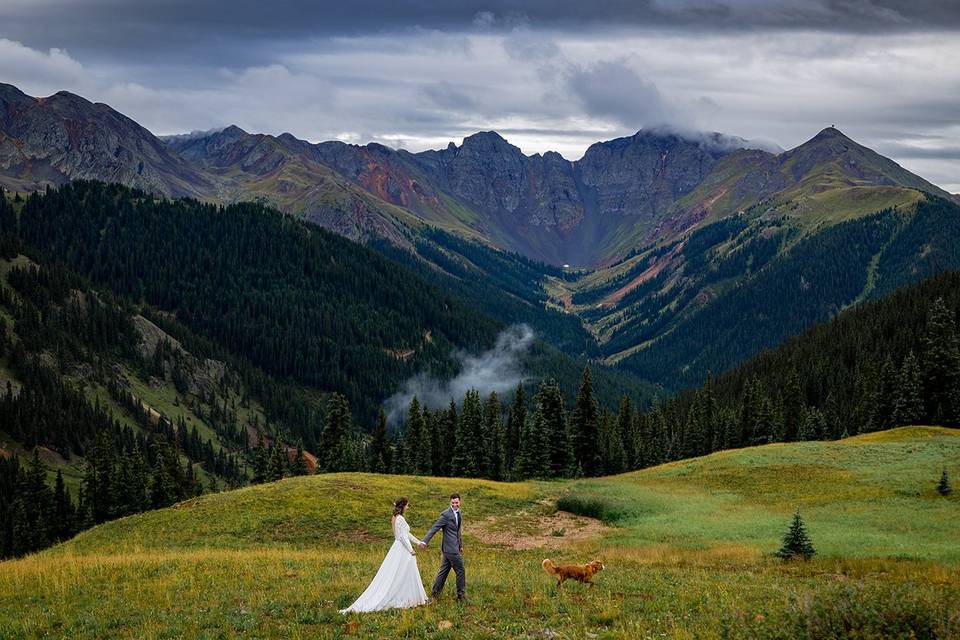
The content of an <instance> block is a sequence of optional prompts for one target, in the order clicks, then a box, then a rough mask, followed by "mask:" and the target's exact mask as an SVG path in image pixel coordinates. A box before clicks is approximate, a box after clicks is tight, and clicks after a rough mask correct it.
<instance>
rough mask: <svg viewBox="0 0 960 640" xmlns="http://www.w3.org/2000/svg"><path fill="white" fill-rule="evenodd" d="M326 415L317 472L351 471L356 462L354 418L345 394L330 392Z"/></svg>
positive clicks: (321, 435) (318, 454) (318, 452)
mask: <svg viewBox="0 0 960 640" xmlns="http://www.w3.org/2000/svg"><path fill="white" fill-rule="evenodd" d="M325 417H326V419H325V420H324V425H323V431H322V432H321V434H320V443H319V446H318V450H317V473H323V472H336V471H350V470H352V467H353V465H354V464H355V461H354V460H353V456H354V451H353V442H352V440H353V418H352V416H351V415H350V405H349V404H348V403H347V398H346V397H345V396H344V395H343V394H340V393H332V394H330V397H329V398H328V399H327V412H326V416H325Z"/></svg>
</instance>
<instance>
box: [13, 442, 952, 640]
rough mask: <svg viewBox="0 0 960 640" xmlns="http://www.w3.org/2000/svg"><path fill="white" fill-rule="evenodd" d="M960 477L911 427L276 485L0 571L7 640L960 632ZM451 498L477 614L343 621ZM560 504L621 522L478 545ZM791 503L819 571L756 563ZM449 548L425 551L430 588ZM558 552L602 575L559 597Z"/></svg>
mask: <svg viewBox="0 0 960 640" xmlns="http://www.w3.org/2000/svg"><path fill="white" fill-rule="evenodd" d="M958 462H960V431H957V430H949V429H937V428H923V427H920V428H912V429H899V430H896V431H893V432H886V433H880V434H871V435H870V436H863V437H857V438H851V439H848V440H844V441H841V442H836V443H798V444H790V445H770V446H765V447H757V448H752V449H744V450H738V451H727V452H721V453H718V454H714V455H712V456H708V457H705V458H699V459H696V460H690V461H684V462H680V463H673V464H669V465H664V466H661V467H656V468H652V469H647V470H644V471H641V472H636V473H632V474H627V475H624V476H618V477H613V478H605V479H598V480H589V481H580V482H573V483H517V484H503V483H494V482H486V481H473V480H462V479H442V478H414V477H384V476H373V475H366V474H338V475H331V476H317V477H308V478H297V479H290V480H284V481H281V482H279V483H274V484H271V485H262V486H257V487H251V488H247V489H241V490H238V491H232V492H229V493H222V494H217V495H210V496H203V497H201V498H199V499H196V500H194V501H191V502H188V503H184V504H182V505H179V506H178V507H174V508H171V509H165V510H161V511H155V512H151V513H146V514H140V515H137V516H133V517H131V518H126V519H124V520H120V521H116V522H112V523H107V524H105V525H101V526H99V527H96V528H94V529H92V530H90V531H87V532H85V533H84V534H81V535H80V536H78V537H77V538H76V539H74V540H73V541H71V542H69V543H67V544H64V545H61V546H59V547H56V548H54V549H51V550H48V551H46V552H44V553H41V554H37V555H34V556H30V557H27V558H25V559H22V560H18V561H11V562H6V563H0V638H23V637H41V636H44V635H47V636H51V635H52V636H54V637H60V636H68V637H71V638H87V637H90V638H93V637H98V638H99V637H138V638H179V637H191V638H193V637H197V638H233V637H259V638H307V637H309V638H339V637H363V638H366V637H371V638H379V637H417V638H428V637H436V638H501V637H524V636H530V635H533V636H535V637H537V636H539V637H547V636H548V635H549V633H548V630H549V631H552V632H555V633H558V634H560V636H558V637H570V638H573V637H585V636H586V634H588V633H589V634H595V636H596V637H599V638H637V637H674V638H694V637H696V638H713V637H759V638H792V637H817V638H827V637H850V636H852V635H856V634H858V633H859V634H860V635H859V637H921V638H922V637H931V638H932V637H955V636H956V635H957V634H958V633H960V615H958V613H957V608H956V602H957V598H958V597H960V586H958V585H960V556H958V555H957V554H956V551H955V550H953V549H952V547H951V546H950V544H949V543H950V541H951V540H953V541H955V540H956V532H955V528H953V529H951V528H950V526H949V523H951V522H953V523H955V522H957V516H958V515H960V500H958V499H957V498H956V497H953V498H947V499H944V498H941V497H939V496H936V495H935V494H934V493H933V490H932V489H933V486H934V482H935V480H936V476H937V475H938V473H939V469H940V468H941V467H942V466H946V467H947V468H948V470H949V471H950V472H951V474H952V476H953V477H958V476H960V467H958ZM451 490H459V491H460V492H461V493H463V495H464V514H465V547H466V552H465V553H466V560H467V568H468V585H469V593H470V597H471V602H470V604H468V605H467V606H465V607H461V606H459V605H457V604H456V603H454V602H452V601H451V600H452V598H449V597H447V598H444V599H441V600H439V601H438V602H437V603H435V604H434V605H431V606H430V607H425V608H420V609H415V610H407V611H391V612H382V613H377V614H369V615H364V616H354V617H346V618H345V617H342V616H340V615H339V614H338V613H337V612H336V609H337V608H339V607H343V606H345V605H347V604H349V603H350V602H351V601H352V599H353V598H355V597H356V595H357V594H358V593H359V592H360V591H361V590H362V589H363V587H364V586H365V585H366V583H367V582H368V581H369V579H370V578H371V577H372V575H373V573H374V572H375V571H376V568H377V566H378V565H379V563H380V561H381V560H382V557H383V555H384V553H385V552H386V549H387V546H388V544H389V539H390V537H391V536H390V535H389V524H388V520H387V515H388V514H389V504H390V500H391V499H392V498H393V497H395V495H397V494H405V495H408V496H409V497H410V498H411V503H412V505H413V506H412V509H413V510H412V512H411V514H410V520H411V523H412V525H413V530H414V533H421V534H422V532H423V531H424V530H425V529H426V527H427V526H428V525H429V523H430V522H431V521H432V518H433V517H434V516H435V514H436V512H438V511H439V510H440V509H441V508H442V507H443V506H444V504H445V502H446V500H445V498H446V494H448V493H449V492H450V491H451ZM557 498H562V502H563V504H565V505H568V506H569V505H571V504H573V503H574V502H576V500H578V499H579V500H581V501H585V502H589V500H593V502H592V503H591V504H593V505H594V506H595V505H596V504H600V505H602V506H605V507H615V508H617V509H620V511H619V512H617V514H618V515H617V516H616V517H613V518H610V520H611V521H613V522H615V523H616V525H617V526H616V527H614V528H613V529H610V530H607V531H608V533H606V534H605V535H603V536H602V537H596V538H592V539H587V540H585V541H580V542H577V543H575V544H572V545H567V546H562V547H561V548H559V549H552V550H545V549H533V550H521V549H515V548H512V545H510V544H506V545H499V546H498V545H494V544H485V543H483V542H482V541H481V540H482V539H487V538H485V537H484V536H482V535H480V534H481V533H482V532H483V531H485V530H490V529H497V528H498V527H500V526H502V525H499V524H497V521H496V520H491V519H490V516H496V515H510V516H511V518H509V519H507V521H506V522H508V524H507V525H505V526H508V527H509V528H510V529H511V530H524V531H526V530H529V529H533V528H536V527H537V526H538V525H537V523H538V522H542V521H543V520H544V519H546V520H548V521H549V519H550V516H549V513H550V512H551V511H552V509H553V507H552V504H553V503H555V501H556V500H557ZM588 499H589V500H588ZM796 504H800V505H801V508H802V509H803V514H804V517H805V519H806V521H807V524H808V528H809V531H810V533H811V536H812V537H813V541H814V544H815V545H816V546H817V548H818V550H819V551H820V555H818V556H817V557H816V558H815V559H814V561H812V562H810V563H801V564H786V565H784V564H781V563H780V562H779V561H774V560H773V559H772V558H770V557H769V556H767V555H765V554H764V552H765V551H771V550H773V549H775V548H776V546H777V544H778V542H779V537H780V535H781V534H782V532H783V530H784V529H785V527H786V524H787V522H788V520H789V515H790V511H791V510H792V509H793V508H794V506H795V505H796ZM597 515H603V513H598V514H597ZM556 542H557V544H560V545H563V543H564V540H563V538H562V537H561V538H557V539H556ZM903 545H907V549H906V550H905V549H904V548H903ZM437 546H438V545H437V544H436V543H434V544H433V545H432V547H431V549H430V550H428V551H426V552H421V554H420V558H419V564H420V571H421V575H422V576H423V577H424V579H425V581H429V580H431V578H432V573H433V571H434V570H435V569H436V566H437V564H438V557H437V549H436V548H437ZM954 546H955V545H954ZM547 555H549V556H551V557H554V558H559V559H562V560H569V561H578V562H579V561H584V560H586V559H588V558H593V557H599V558H602V559H603V560H604V561H605V562H606V565H607V570H606V571H605V572H603V573H601V574H600V575H599V576H598V577H597V579H596V582H597V586H596V587H595V588H593V589H589V588H585V587H582V586H580V585H570V586H565V587H564V589H563V590H562V591H560V592H559V593H558V592H557V591H556V590H555V587H553V586H552V582H551V580H550V579H549V578H548V576H546V575H545V574H543V572H542V570H541V569H540V566H539V563H540V560H541V559H542V558H543V557H545V556H547ZM908 555H909V556H910V558H909V559H908V558H905V556H908ZM443 621H450V622H451V623H452V624H453V627H452V628H451V629H446V630H442V629H441V628H440V625H441V622H443ZM910 633H912V634H913V636H910V635H909V634H910ZM544 634H546V635H544ZM591 637H593V636H591Z"/></svg>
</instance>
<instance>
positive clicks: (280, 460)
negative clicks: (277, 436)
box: [266, 440, 287, 482]
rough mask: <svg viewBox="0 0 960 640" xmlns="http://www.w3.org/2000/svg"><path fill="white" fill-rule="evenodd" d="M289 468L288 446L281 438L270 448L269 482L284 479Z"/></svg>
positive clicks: (267, 479)
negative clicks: (285, 445) (284, 444)
mask: <svg viewBox="0 0 960 640" xmlns="http://www.w3.org/2000/svg"><path fill="white" fill-rule="evenodd" d="M286 470H287V448H286V447H284V446H283V443H282V442H280V440H277V441H275V442H274V443H273V447H272V448H271V449H270V461H269V462H268V463H267V478H266V481H267V482H276V481H277V480H282V479H283V475H284V472H285V471H286Z"/></svg>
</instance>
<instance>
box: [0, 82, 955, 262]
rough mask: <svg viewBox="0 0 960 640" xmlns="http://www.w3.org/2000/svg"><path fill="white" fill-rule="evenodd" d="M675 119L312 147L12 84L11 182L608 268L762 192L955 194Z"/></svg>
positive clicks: (845, 144)
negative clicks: (597, 138)
mask: <svg viewBox="0 0 960 640" xmlns="http://www.w3.org/2000/svg"><path fill="white" fill-rule="evenodd" d="M749 146H750V144H749V143H748V142H747V141H746V140H743V139H740V138H733V137H729V136H723V135H721V134H716V133H714V134H709V135H701V134H696V135H693V134H681V133H677V132H673V131H669V130H665V129H654V130H643V131H639V132H638V133H636V134H635V135H633V136H630V137H626V138H618V139H615V140H609V141H605V142H597V143H595V144H593V145H592V146H590V148H589V149H587V151H586V153H585V154H584V156H583V157H582V158H581V159H580V160H577V161H574V162H571V161H568V160H566V159H564V158H563V157H562V156H560V155H559V154H557V153H554V152H547V153H545V154H542V155H541V154H535V155H532V156H527V155H525V154H524V153H523V152H522V151H521V150H520V149H519V148H518V147H515V146H513V145H511V144H510V143H509V142H507V141H506V140H505V139H504V138H502V137H501V136H500V135H499V134H497V133H496V132H493V131H488V132H480V133H476V134H474V135H471V136H468V137H467V138H465V139H464V140H463V142H462V144H461V145H460V146H457V145H455V144H453V143H450V145H449V146H448V147H447V148H445V149H442V150H435V151H423V152H420V153H411V152H408V151H405V150H402V149H401V150H395V149H390V148H387V147H385V146H383V145H379V144H368V145H364V146H358V145H350V144H345V143H342V142H336V141H334V142H322V143H319V144H313V143H309V142H306V141H304V140H300V139H297V138H296V137H294V136H293V135H291V134H289V133H284V134H282V135H279V136H271V135H265V134H250V133H247V132H245V131H243V130H242V129H240V128H239V127H236V126H230V127H227V128H225V129H223V130H220V131H213V132H208V133H205V134H198V135H187V136H169V137H166V138H164V139H161V138H158V137H156V136H154V135H153V134H151V133H150V132H149V131H147V130H146V129H145V128H143V127H141V126H139V125H138V124H137V123H135V122H134V121H133V120H131V119H129V118H127V117H126V116H123V115H122V114H120V113H118V112H116V111H114V110H113V109H111V108H110V107H109V106H107V105H104V104H99V103H98V104H94V103H91V102H89V101H87V100H85V99H84V98H81V97H79V96H76V95H74V94H71V93H68V92H65V91H61V92H59V93H56V94H54V95H52V96H50V97H47V98H33V97H30V96H27V95H25V94H24V93H23V92H21V91H19V90H18V89H17V88H15V87H13V86H11V85H0V174H2V177H0V184H3V186H5V187H7V188H11V189H21V190H25V189H36V188H38V187H40V186H42V185H44V184H49V183H53V184H59V183H62V182H65V181H67V180H73V179H78V178H83V179H99V180H103V181H106V182H120V183H123V184H127V185H129V186H133V187H137V188H143V189H146V190H149V191H153V192H155V193H159V194H162V195H166V196H191V197H196V198H200V199H204V200H213V201H219V202H235V201H241V200H250V199H262V200H264V201H265V202H267V203H269V204H271V205H274V206H276V207H277V208H279V209H281V210H283V211H286V212H288V213H292V214H296V215H298V216H302V217H305V218H307V219H309V220H311V221H314V222H316V223H318V224H321V225H322V226H325V227H328V228H330V229H333V230H334V231H337V232H339V233H341V234H343V235H346V236H348V237H351V238H353V239H360V238H364V237H367V236H369V235H371V234H374V235H377V236H382V237H385V238H388V239H390V240H391V241H393V242H395V243H403V242H404V236H405V235H406V234H405V232H404V230H405V228H409V227H411V226H412V227H417V226H418V225H420V224H422V223H424V222H425V223H428V224H431V225H434V226H438V227H441V228H444V229H447V230H452V231H455V232H458V233H461V234H463V235H466V236H467V237H473V238H477V239H480V240H483V241H485V242H487V243H489V244H491V245H493V246H495V247H498V248H501V249H505V250H508V251H516V252H518V253H521V254H523V255H526V256H528V257H531V258H534V259H537V260H542V261H545V262H548V263H551V264H556V265H560V264H570V265H574V266H586V267H590V266H596V265H598V264H606V263H609V262H612V261H615V260H616V259H617V258H618V257H623V256H625V255H626V254H628V253H629V252H630V250H631V249H633V248H635V247H637V246H641V245H643V244H647V243H650V242H653V241H656V240H661V239H663V238H670V237H672V236H675V235H677V234H681V233H683V232H685V231H687V230H688V229H690V228H691V227H693V226H695V225H697V224H698V223H700V222H701V221H703V220H704V219H716V218H720V217H723V216H725V215H730V214H735V213H737V212H738V211H741V210H745V209H747V208H749V207H750V206H753V205H756V204H757V203H760V202H764V201H772V202H773V203H774V206H776V207H778V208H780V209H782V210H791V211H796V210H797V208H804V207H807V208H809V207H812V206H817V207H820V206H821V204H823V205H825V206H826V207H827V208H829V209H830V210H832V211H835V210H838V209H839V210H846V209H850V208H851V207H852V208H854V209H856V208H857V203H858V202H860V203H864V204H865V206H866V207H867V208H869V207H871V206H874V202H873V201H875V200H877V199H881V200H883V199H890V198H894V199H896V198H898V197H903V196H904V192H905V190H906V191H909V190H921V191H925V192H929V193H934V194H936V195H939V196H942V197H947V198H950V197H952V196H951V195H950V194H948V193H947V192H945V191H944V190H942V189H940V188H939V187H937V186H935V185H933V184H931V183H929V182H927V181H926V180H924V179H922V178H920V177H919V176H916V175H914V174H912V173H910V172H908V171H906V170H905V169H903V168H902V167H900V166H899V165H897V164H896V163H894V162H893V161H891V160H889V159H887V158H884V157H882V156H880V155H879V154H877V153H875V152H873V151H871V150H870V149H867V148H866V147H863V146H861V145H859V144H857V143H855V142H854V141H852V140H850V139H849V138H847V137H846V136H844V135H843V134H842V133H840V132H839V131H838V130H837V129H834V128H827V129H824V130H823V131H821V132H820V133H819V134H817V135H816V136H815V137H814V138H813V139H811V140H810V141H809V142H807V143H804V144H803V145H800V146H799V147H797V148H795V149H792V150H790V151H786V152H783V153H779V154H776V153H771V152H770V151H764V150H761V149H751V148H748V147H749Z"/></svg>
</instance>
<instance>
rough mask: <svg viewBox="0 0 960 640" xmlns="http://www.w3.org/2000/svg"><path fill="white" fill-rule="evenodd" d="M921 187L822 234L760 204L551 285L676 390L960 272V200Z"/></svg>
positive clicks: (619, 358) (624, 355)
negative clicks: (857, 309) (866, 305)
mask: <svg viewBox="0 0 960 640" xmlns="http://www.w3.org/2000/svg"><path fill="white" fill-rule="evenodd" d="M912 193H913V194H914V195H913V196H912V197H910V198H908V200H907V201H905V202H904V203H903V204H902V205H900V206H899V207H896V208H892V209H885V210H883V211H880V212H875V213H872V214H870V215H864V216H860V217H854V218H853V219H850V220H845V221H843V222H838V223H836V224H831V225H829V226H818V227H816V232H813V231H811V230H809V229H805V228H804V227H803V226H798V225H797V224H795V223H794V221H793V220H792V219H790V218H789V217H783V216H781V215H779V214H778V213H776V212H774V213H770V212H768V211H766V210H764V209H762V208H759V209H758V208H754V209H751V210H750V211H748V212H746V213H745V214H743V215H740V216H735V217H731V218H725V219H723V220H720V221H717V222H714V223H711V224H709V225H706V226H703V227H700V228H698V229H697V230H695V231H694V232H692V233H690V234H689V235H686V236H684V237H683V238H682V239H680V240H677V241H675V242H672V243H667V244H664V245H662V246H655V247H649V248H647V249H645V250H643V251H641V252H639V253H638V255H636V256H634V257H632V258H631V259H630V260H628V261H625V262H624V263H623V264H622V265H619V266H617V267H612V268H610V269H607V270H604V271H600V272H596V273H593V274H589V275H586V276H584V277H582V278H581V280H579V281H577V282H573V283H568V282H563V281H560V280H556V279H555V280H554V282H553V284H552V285H551V290H552V293H553V296H554V298H555V299H561V298H567V299H569V300H570V301H571V305H572V306H571V310H572V311H574V312H575V313H578V314H580V315H581V317H583V318H584V320H585V321H586V322H587V323H588V326H589V327H590V329H591V330H592V331H593V332H594V334H595V335H596V336H597V337H598V340H599V342H600V349H601V352H602V353H603V354H605V355H606V356H607V360H608V362H617V363H619V366H621V367H622V368H625V369H628V370H631V371H634V372H636V373H637V374H638V375H640V376H643V377H645V378H647V379H649V380H652V381H655V382H659V383H661V384H663V385H664V386H666V387H667V388H670V389H675V390H678V389H681V388H684V387H687V386H691V385H697V384H700V383H702V381H703V380H704V379H705V378H706V376H707V373H708V372H711V371H712V372H714V373H720V372H723V371H726V370H728V369H730V368H731V367H733V366H735V365H736V364H738V363H740V362H742V361H744V360H745V359H747V358H749V357H750V356H752V355H754V354H756V353H759V352H760V351H762V350H763V349H766V348H771V347H774V346H776V345H778V344H779V343H781V342H782V341H783V340H785V339H786V338H788V337H789V336H791V335H793V334H796V333H798V332H801V331H803V330H804V329H806V328H807V327H810V326H812V325H813V324H815V323H817V322H822V321H824V320H827V319H829V318H830V317H832V316H834V315H836V314H837V313H839V312H840V311H842V310H843V309H846V308H848V307H851V306H854V305H856V304H859V303H861V302H863V301H864V300H870V299H876V298H878V297H881V296H883V295H886V294H888V293H891V292H892V291H894V290H895V289H897V288H899V287H902V286H905V285H908V284H911V283H914V282H917V281H919V280H921V279H922V278H924V277H928V276H931V275H934V274H936V273H939V272H941V271H944V270H947V269H956V268H960V251H958V247H960V231H958V229H960V226H958V224H957V221H958V220H960V206H958V205H956V204H954V203H953V202H950V201H947V200H943V199H940V198H936V197H933V196H929V195H928V196H922V197H921V196H920V195H919V193H917V192H912Z"/></svg>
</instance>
